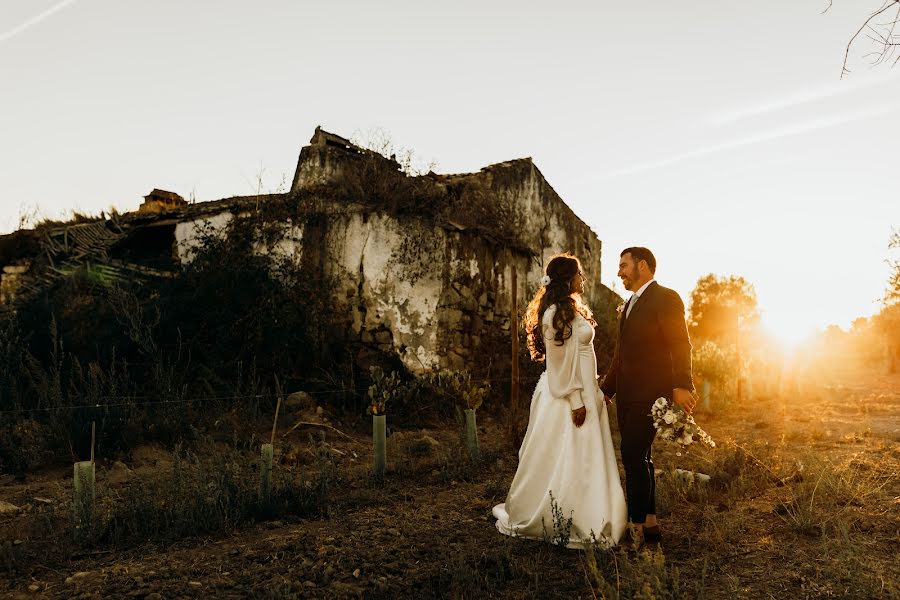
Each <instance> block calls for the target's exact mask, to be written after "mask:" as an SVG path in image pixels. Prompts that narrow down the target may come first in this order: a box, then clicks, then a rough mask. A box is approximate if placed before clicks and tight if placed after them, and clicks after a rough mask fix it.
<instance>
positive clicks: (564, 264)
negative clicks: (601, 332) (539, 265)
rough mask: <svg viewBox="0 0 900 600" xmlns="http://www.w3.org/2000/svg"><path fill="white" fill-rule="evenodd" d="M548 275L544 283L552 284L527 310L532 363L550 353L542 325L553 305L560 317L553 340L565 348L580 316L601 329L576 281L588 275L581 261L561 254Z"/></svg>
mask: <svg viewBox="0 0 900 600" xmlns="http://www.w3.org/2000/svg"><path fill="white" fill-rule="evenodd" d="M545 272H546V277H545V278H544V280H545V281H547V279H549V282H548V283H547V284H546V285H542V286H541V288H540V289H538V291H537V294H535V295H534V298H533V299H532V300H531V302H529V303H528V308H527V309H526V310H525V333H526V334H527V335H528V351H529V352H530V353H531V360H533V361H535V362H543V361H544V356H545V355H546V353H547V346H546V345H545V344H544V336H543V333H542V332H541V323H542V322H543V319H544V312H545V311H546V310H547V309H548V308H550V307H551V306H553V305H556V314H554V315H553V329H555V330H556V335H555V336H554V338H553V339H554V341H555V342H556V344H557V345H558V346H562V345H563V342H565V340H567V339H569V338H570V337H572V321H573V320H574V319H575V314H576V313H577V314H580V315H581V316H582V317H584V318H585V319H586V320H587V321H588V322H589V323H590V324H591V325H592V326H593V327H596V326H597V323H596V321H594V318H593V314H592V313H591V309H590V308H588V306H587V304H585V303H584V300H582V298H581V294H580V293H578V286H577V283H576V278H577V276H578V275H581V276H582V277H583V276H584V275H583V274H582V272H581V262H580V261H579V260H578V259H577V258H575V257H574V256H572V255H571V254H569V253H567V252H566V253H563V254H557V255H556V256H554V257H553V258H551V259H550V262H548V263H547V268H546V270H545Z"/></svg>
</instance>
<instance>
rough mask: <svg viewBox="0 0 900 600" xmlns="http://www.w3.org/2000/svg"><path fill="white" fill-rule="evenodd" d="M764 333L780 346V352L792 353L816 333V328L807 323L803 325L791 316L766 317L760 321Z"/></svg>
mask: <svg viewBox="0 0 900 600" xmlns="http://www.w3.org/2000/svg"><path fill="white" fill-rule="evenodd" d="M762 322H763V327H764V328H765V331H766V332H767V333H768V334H769V335H771V336H772V337H773V338H774V339H775V340H776V341H778V342H779V343H780V344H781V348H782V350H785V351H794V350H796V349H797V348H799V347H800V346H802V345H803V344H804V343H805V342H807V341H809V340H810V338H812V337H813V335H814V334H815V333H816V328H815V326H813V325H810V324H809V323H803V322H800V321H798V320H796V319H795V318H793V317H792V315H785V316H783V317H782V316H780V315H779V316H773V315H767V316H764V317H763V319H762Z"/></svg>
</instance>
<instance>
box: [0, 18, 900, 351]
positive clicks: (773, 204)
mask: <svg viewBox="0 0 900 600" xmlns="http://www.w3.org/2000/svg"><path fill="white" fill-rule="evenodd" d="M826 3H827V0H793V1H791V2H784V1H783V0H777V1H776V0H764V1H760V2H747V1H746V0H744V1H741V2H737V1H732V0H724V1H723V0H720V1H717V2H712V1H711V0H707V1H703V2H701V1H697V0H685V1H683V2H678V3H672V2H662V1H659V2H650V3H635V2H608V1H596V0H593V1H585V2H564V1H560V2H555V3H548V2H530V1H528V2H525V1H522V0H519V1H516V2H511V1H502V2H498V1H487V0H481V1H480V2H470V1H457V2H447V3H441V4H438V3H427V2H422V1H421V0H419V1H417V2H411V1H410V2H390V1H384V2H377V3H376V2H361V1H359V2H341V1H337V0H335V1H333V2H302V1H292V2H288V1H271V2H262V3H249V2H231V1H221V0H217V1H215V2H213V1H212V0H203V1H201V0H194V1H192V2H172V1H169V0H160V1H156V2H140V3H139V2H122V1H121V0H119V1H112V0H63V1H59V0H3V3H2V8H0V82H2V87H0V139H2V142H0V184H2V188H0V190H2V200H0V231H3V232H6V231H11V230H13V229H15V228H16V225H17V223H18V219H19V215H20V214H21V213H23V212H31V211H34V210H38V211H39V212H40V213H41V214H43V215H45V216H51V217H54V216H58V215H61V214H65V213H66V212H67V211H69V210H71V209H77V210H80V211H84V212H99V211H100V210H103V209H106V208H108V207H110V206H116V207H117V208H118V209H119V210H132V209H134V208H136V207H137V206H138V205H139V204H140V202H141V196H143V195H144V194H146V193H147V192H149V191H150V189H151V188H153V187H159V188H164V189H168V190H171V191H175V192H178V193H180V194H181V195H183V196H185V197H190V196H191V195H192V194H193V195H194V197H195V198H196V199H197V200H198V201H203V200H213V199H217V198H222V197H228V196H232V195H243V194H249V193H253V192H254V191H255V184H254V183H253V182H254V180H255V179H256V177H257V174H258V173H260V172H262V174H263V179H264V186H265V188H266V189H268V190H274V189H275V188H276V187H277V186H278V183H279V181H280V180H281V178H282V177H286V178H287V180H288V182H290V179H291V176H292V175H293V172H294V167H295V166H296V161H297V155H298V152H299V150H300V148H301V146H303V145H305V144H306V143H307V142H308V140H309V138H310V136H311V135H312V133H313V130H314V128H315V126H316V125H321V126H322V127H324V128H325V129H327V130H329V131H333V132H335V133H338V134H341V135H345V136H353V135H354V134H357V133H359V132H367V131H370V130H373V129H375V128H382V129H384V130H386V131H388V132H390V135H391V137H392V138H393V140H394V142H395V143H396V144H398V145H400V146H405V147H409V148H412V149H413V150H415V152H416V154H417V155H418V156H419V157H421V158H422V159H423V160H425V161H428V160H432V159H433V160H435V161H437V163H438V166H439V168H438V169H437V170H438V171H440V172H447V173H459V172H467V171H477V170H478V169H480V168H481V167H483V166H486V165H488V164H491V163H496V162H501V161H504V160H509V159H512V158H519V157H524V156H531V157H532V158H533V159H534V161H535V163H536V164H537V166H538V168H540V170H541V172H542V173H543V174H544V176H545V177H546V178H547V179H548V180H549V182H550V183H551V185H553V187H554V188H555V189H556V190H557V191H558V192H559V193H560V195H561V196H562V198H563V199H564V200H565V201H566V202H567V203H568V204H569V205H570V206H571V207H572V208H573V209H574V210H575V211H576V213H578V215H579V216H580V217H581V218H582V219H583V220H584V221H585V222H587V223H588V224H589V225H590V226H591V227H592V228H593V229H594V231H596V232H597V234H598V235H599V237H600V239H601V240H603V244H604V258H603V264H602V270H603V275H602V279H603V282H604V283H607V284H611V283H612V282H613V279H614V277H615V271H616V264H617V262H618V253H619V250H621V249H622V248H624V247H625V246H628V245H632V244H640V245H646V246H648V247H650V248H651V249H653V251H654V252H655V253H656V255H657V258H658V260H659V269H658V272H657V278H658V279H659V280H660V282H662V283H663V284H666V285H669V286H671V287H674V288H675V289H677V290H678V291H679V292H681V293H682V295H683V296H684V297H685V299H686V298H687V295H688V294H689V292H690V290H691V289H692V287H693V285H694V283H695V282H696V280H697V279H698V278H699V277H700V276H702V275H704V274H706V273H709V272H713V273H717V274H723V275H724V274H731V273H735V274H739V275H743V276H744V277H746V278H747V279H748V280H750V281H751V282H753V283H754V284H755V285H756V289H757V292H758V295H759V301H760V308H761V310H762V313H763V319H764V322H765V323H766V324H767V325H768V326H769V327H770V328H772V329H773V330H775V332H776V333H779V332H781V333H782V334H783V335H785V336H786V337H797V336H798V335H800V334H801V333H803V332H806V331H810V330H812V329H813V328H816V327H824V326H825V325H828V324H830V323H837V324H839V325H842V326H847V325H848V324H849V323H850V321H851V320H852V319H853V318H855V317H857V316H865V315H870V314H872V313H874V312H876V311H877V310H878V303H877V300H878V298H880V296H881V295H882V294H883V291H884V286H885V282H886V279H887V275H888V268H887V266H886V265H885V263H884V258H885V256H886V253H887V248H886V246H887V241H888V238H889V236H890V232H891V226H892V225H894V226H895V227H896V226H900V201H898V200H897V199H896V198H895V196H896V191H897V183H896V173H897V166H896V162H897V155H896V149H895V147H896V141H897V140H898V139H900V102H898V101H897V99H898V97H900V70H897V69H893V70H892V69H890V68H889V67H881V68H879V69H868V68H867V67H866V63H865V62H864V61H863V60H862V59H861V58H859V57H858V56H857V57H853V58H852V60H851V67H853V68H854V71H853V73H852V74H851V76H850V77H849V78H848V79H845V80H843V81H841V80H839V75H840V71H841V63H842V60H843V53H844V48H845V45H846V42H847V41H848V39H849V38H850V36H851V35H852V34H853V32H854V31H855V30H856V29H857V28H858V27H859V25H860V24H861V23H862V21H863V20H864V19H865V17H866V16H867V15H868V13H869V12H871V11H873V10H875V9H877V8H878V7H879V5H878V2H877V1H873V2H866V1H862V0H855V1H853V2H851V1H850V0H835V5H834V6H833V7H832V9H831V10H830V11H829V12H827V13H826V14H820V13H821V12H822V10H823V9H824V8H825V6H826ZM860 49H861V50H867V49H868V48H867V47H865V46H864V45H863V46H861V47H860ZM619 289H620V290H621V287H619Z"/></svg>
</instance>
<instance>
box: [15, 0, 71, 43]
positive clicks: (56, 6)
mask: <svg viewBox="0 0 900 600" xmlns="http://www.w3.org/2000/svg"><path fill="white" fill-rule="evenodd" d="M75 1H76V0H62V2H57V3H56V4H54V5H53V6H51V7H50V8H48V9H47V10H45V11H44V12H42V13H40V14H39V15H36V16H34V17H31V18H30V19H28V20H26V21H25V22H24V23H22V24H20V25H17V26H15V27H13V28H12V29H10V30H9V31H7V32H5V33H0V43H3V42H5V41H6V40H8V39H10V38H11V37H13V36H15V35H18V34H20V33H22V32H23V31H25V30H26V29H29V28H31V27H32V26H34V25H37V24H38V23H40V22H41V21H43V20H44V19H46V18H48V17H51V16H53V15H55V14H56V13H58V12H59V11H61V10H62V9H64V8H65V7H67V6H68V5H70V4H72V3H73V2H75Z"/></svg>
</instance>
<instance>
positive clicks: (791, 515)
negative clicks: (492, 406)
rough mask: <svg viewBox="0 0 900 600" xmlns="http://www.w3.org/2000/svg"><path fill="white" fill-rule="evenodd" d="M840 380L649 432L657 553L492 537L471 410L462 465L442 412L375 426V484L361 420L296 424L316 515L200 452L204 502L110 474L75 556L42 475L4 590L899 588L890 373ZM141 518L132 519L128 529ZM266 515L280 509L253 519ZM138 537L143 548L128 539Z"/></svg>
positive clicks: (487, 434)
mask: <svg viewBox="0 0 900 600" xmlns="http://www.w3.org/2000/svg"><path fill="white" fill-rule="evenodd" d="M842 377H844V381H845V385H846V386H847V391H846V392H845V393H844V394H843V395H838V396H835V395H832V396H826V395H822V394H813V393H812V392H810V391H807V392H804V393H809V396H790V397H786V396H777V397H763V398H757V399H756V400H754V401H753V402H745V403H742V404H741V403H732V404H731V405H729V408H728V410H727V411H717V410H716V408H717V407H716V406H715V405H714V406H713V410H712V412H710V413H708V414H701V415H699V416H698V420H699V422H701V424H703V426H704V427H705V428H706V429H707V430H708V431H709V432H710V434H711V435H713V437H714V438H715V439H716V440H717V442H718V447H717V448H715V449H707V448H698V449H696V450H691V452H689V453H688V454H686V455H683V456H676V455H675V452H674V449H671V448H668V447H666V446H664V445H661V444H657V447H656V448H655V449H654V462H655V463H656V467H657V470H658V471H660V472H661V475H660V476H659V479H658V484H657V489H658V503H659V514H660V518H661V522H662V525H663V531H664V540H663V544H662V545H661V547H660V549H658V550H652V551H644V552H640V553H620V552H617V551H608V550H604V549H602V548H599V547H598V548H594V549H592V550H591V551H587V552H583V553H581V552H577V551H572V550H564V549H561V548H557V547H555V546H553V545H552V544H542V543H540V542H534V541H527V540H511V539H509V538H506V537H504V536H501V535H499V534H498V533H497V532H496V531H495V530H494V527H493V520H492V519H491V517H490V509H491V507H492V506H493V505H494V504H496V503H498V502H501V501H502V500H503V497H504V496H505V493H506V490H507V489H508V486H509V483H510V481H511V478H512V475H513V473H514V471H515V453H514V451H513V450H511V449H510V448H509V447H507V446H506V444H505V441H504V435H503V429H502V428H501V427H499V426H498V425H497V424H495V423H492V422H490V421H489V420H488V419H484V420H483V422H482V423H481V425H482V432H481V439H482V443H483V450H484V453H483V459H482V460H481V461H477V462H473V461H470V460H468V458H467V455H466V452H465V445H464V443H463V441H462V439H461V436H460V435H459V432H458V431H457V424H456V423H452V422H450V423H447V425H446V429H444V430H440V429H436V430H428V431H426V432H424V433H423V432H421V431H411V432H400V433H399V434H395V435H393V436H391V437H389V438H388V472H387V476H386V477H385V479H384V480H383V481H375V480H374V479H372V478H371V477H369V470H370V468H371V464H370V461H371V456H370V454H369V452H370V445H371V440H370V438H369V437H368V436H367V432H366V430H365V429H364V428H363V429H360V430H358V431H356V432H355V433H354V434H353V437H354V438H355V439H354V440H353V441H348V440H344V439H343V438H337V437H335V438H334V439H332V440H329V442H328V443H327V444H324V445H323V442H322V441H321V440H314V441H307V440H298V441H297V442H295V445H297V448H298V449H302V452H297V453H295V454H296V455H297V456H300V457H301V458H300V459H299V461H300V464H298V465H296V468H302V469H305V473H306V475H304V476H303V477H301V478H299V479H296V480H295V481H307V482H310V481H315V480H316V475H315V474H316V473H317V467H316V464H317V460H319V459H318V458H317V453H316V449H317V448H326V447H327V449H328V452H329V456H330V457H331V459H332V461H333V465H334V469H335V470H336V473H337V474H339V475H340V477H339V478H335V479H329V481H331V482H332V483H331V484H330V487H329V491H328V493H327V494H326V495H324V496H316V495H315V494H314V493H313V490H312V489H308V488H304V487H302V486H301V487H297V485H294V487H293V489H294V490H298V489H300V490H308V494H307V496H305V497H307V498H308V499H309V498H311V499H315V498H319V500H316V502H317V503H318V504H316V506H319V507H322V508H324V510H322V511H321V512H318V513H316V512H315V511H306V510H305V509H301V508H299V507H298V506H296V505H295V506H294V507H293V508H292V507H290V506H289V505H287V504H284V505H282V507H281V508H277V509H276V511H275V512H274V513H269V514H268V515H260V513H259V512H257V511H258V510H259V508H258V506H257V505H256V504H255V502H256V498H255V495H254V490H253V489H252V486H243V485H241V486H238V487H231V488H229V485H230V484H227V482H226V481H225V480H226V479H227V477H225V476H224V475H222V473H223V472H224V471H225V470H226V469H224V467H223V468H219V467H215V468H214V462H209V458H210V457H208V456H207V457H206V458H201V459H199V461H198V463H197V465H195V466H196V467H197V468H198V469H199V467H200V466H203V469H199V470H198V471H191V472H192V473H193V475H192V478H193V481H194V482H195V483H196V484H197V485H199V487H200V488H207V489H212V490H219V492H221V493H218V492H217V494H218V497H219V498H220V501H219V502H218V503H213V504H210V503H207V502H206V501H205V500H201V499H197V498H192V495H193V496H196V494H192V493H182V494H175V493H172V490H173V489H174V485H173V484H172V483H171V481H172V479H171V477H170V476H169V475H167V476H166V477H164V478H162V479H160V480H158V482H157V483H156V484H154V483H153V482H152V481H150V480H148V482H147V485H146V487H145V488H144V489H143V490H142V491H141V492H140V493H137V492H131V493H133V496H131V497H130V498H129V497H128V496H127V494H128V493H129V492H127V491H126V490H124V489H121V488H117V489H107V491H106V492H103V494H105V495H104V496H103V497H102V499H101V502H100V505H101V506H103V507H106V509H105V510H109V509H110V507H113V513H112V514H117V515H118V517H117V518H118V521H115V520H113V521H109V520H107V521H106V522H107V523H113V525H108V526H107V529H106V530H105V531H106V532H107V536H106V537H103V536H100V538H99V539H98V540H97V541H96V542H95V545H94V546H93V547H92V548H91V549H89V551H90V552H94V553H97V552H99V553H100V554H99V555H97V554H94V555H92V556H91V557H90V558H85V557H84V556H83V553H84V552H85V550H72V551H66V552H61V553H56V554H54V552H52V551H50V552H48V551H47V550H48V549H50V548H52V546H51V545H50V543H49V540H55V543H56V545H57V546H64V545H65V544H64V543H60V540H66V539H68V538H69V537H70V533H71V531H70V525H69V523H68V522H67V521H66V520H65V519H64V518H63V517H64V514H65V507H66V506H67V505H66V504H65V500H64V498H65V497H66V494H67V493H68V491H67V488H66V486H65V485H63V484H58V483H57V484H55V485H56V488H55V489H56V491H53V489H54V488H53V486H52V485H50V483H49V481H50V480H48V483H46V484H43V485H44V487H43V488H41V490H40V493H41V494H45V495H48V496H53V497H54V498H58V499H59V500H60V503H59V504H58V505H56V507H55V508H54V507H52V506H50V507H45V506H42V505H37V504H35V505H34V506H33V508H31V509H30V510H29V511H28V512H27V514H26V515H25V516H20V517H15V519H14V520H10V519H4V520H3V521H0V534H2V535H0V540H3V539H5V540H8V541H7V542H6V543H3V542H0V569H3V568H4V565H6V567H7V568H10V569H11V571H10V573H9V575H10V577H8V578H7V579H6V580H5V581H4V583H0V594H2V593H3V592H5V591H9V592H13V593H14V592H16V591H21V590H23V589H24V588H25V587H27V586H28V585H31V584H32V582H38V584H39V585H40V586H41V587H40V589H41V590H42V593H43V594H44V595H45V596H47V597H70V596H71V595H73V593H74V592H77V593H87V594H89V595H90V594H103V595H107V596H117V595H121V596H124V595H127V594H129V593H134V592H140V591H142V590H144V591H146V593H150V592H151V591H156V592H158V593H160V594H162V595H163V596H178V595H187V594H190V593H191V588H188V587H186V586H187V584H186V582H187V581H189V580H196V581H198V582H200V583H201V584H202V585H203V588H202V590H203V591H204V592H205V593H206V594H207V595H213V596H216V595H218V596H225V595H229V594H231V595H235V594H237V595H254V596H260V597H329V598H330V597H338V598H340V597H360V596H364V597H372V598H388V597H390V598H395V597H413V596H415V597H420V598H431V597H434V598H437V597H455V598H484V597H493V598H501V597H502V598H530V597H573V598H576V597H581V598H591V597H596V598H701V597H702V598H768V597H774V598H825V597H836V598H894V597H897V596H898V594H900V591H898V581H900V573H898V565H897V561H896V560H895V558H896V555H897V549H898V543H900V540H898V534H897V532H898V528H900V519H898V514H897V498H898V497H900V484H898V479H897V473H898V471H900V468H898V467H900V450H898V449H897V441H898V438H897V433H896V431H897V427H898V416H897V413H898V408H900V397H898V394H897V392H896V390H897V387H896V384H897V380H895V379H890V378H888V379H884V378H877V377H876V378H873V377H872V376H870V374H868V373H862V372H848V373H845V374H843V375H842ZM851 384H854V385H856V386H857V387H856V388H853V387H852V385H851ZM851 388H852V389H851ZM813 389H814V388H813ZM816 432H822V434H821V435H820V434H818V433H816ZM424 435H427V436H428V437H429V438H431V441H428V440H425V437H424ZM285 452H288V453H290V452H291V450H290V449H285ZM290 455H291V456H293V455H294V454H290ZM282 456H284V453H283V454H282ZM218 460H219V461H220V462H222V461H224V463H228V464H232V465H238V466H240V465H241V464H243V465H244V467H243V468H246V469H249V470H250V471H251V473H250V475H248V476H247V477H251V479H252V476H253V473H252V470H253V467H252V461H253V460H254V455H253V454H247V453H246V452H236V453H234V454H227V455H223V456H221V457H219V459H218ZM186 462H187V463H190V464H191V465H194V462H193V459H191V460H187V461H186ZM279 464H280V465H281V466H280V467H279V468H280V469H287V468H288V467H289V466H290V465H285V464H283V463H279ZM195 466H191V467H190V468H191V469H194V468H195ZM676 467H677V468H682V469H690V470H695V471H700V472H704V473H707V474H709V475H711V477H712V479H711V482H710V483H709V484H707V485H704V484H698V483H689V482H686V481H684V480H681V479H679V478H676V477H673V476H672V474H671V473H672V470H673V469H674V468H676ZM234 468H237V467H234ZM291 468H293V467H291ZM239 471H240V469H239V468H238V469H237V471H235V473H238V472H239ZM173 472H174V471H173ZM203 473H205V474H203ZM235 476H236V477H237V475H235ZM240 478H246V477H244V476H241V477H238V479H240ZM166 481H169V482H170V483H168V484H167V483H166ZM23 485H25V486H28V485H29V484H28V483H26V484H23ZM32 485H36V484H32ZM210 485H212V487H210ZM102 488H103V486H102V485H101V486H100V489H102ZM14 489H19V488H15V486H14ZM184 489H186V490H193V491H196V490H198V487H197V486H196V485H194V484H191V485H188V486H185V487H184ZM229 489H230V490H231V491H228V490H229ZM223 490H225V491H223ZM22 493H24V491H23V492H22ZM154 493H155V494H156V495H155V496H153V497H152V498H151V496H152V495H153V494H154ZM304 493H306V492H304ZM31 494H32V496H34V495H37V494H38V492H37V491H32V492H31ZM114 499H117V502H112V500H114ZM179 499H180V500H179ZM21 503H23V502H20V504H21ZM153 506H155V507H156V508H155V509H153V510H147V508H148V507H153ZM179 506H180V507H181V508H178V507H179ZM162 507H169V508H162ZM228 507H231V508H228ZM240 507H244V509H241V508H240ZM142 509H143V510H142ZM241 510H246V512H241ZM104 514H107V516H108V515H109V514H111V513H104ZM141 516H143V517H144V518H145V521H146V523H144V524H142V525H140V526H139V527H138V526H137V525H135V522H136V521H137V520H138V519H139V518H140V517H141ZM565 516H566V517H567V516H568V515H565ZM266 518H268V519H272V518H277V519H278V521H271V520H269V521H261V520H260V519H266ZM186 520H189V521H190V522H191V523H192V526H191V527H186V526H185V522H186ZM24 524H29V525H28V526H27V527H25V526H24ZM13 525H15V527H13ZM135 527H138V528H139V529H140V531H138V530H137V529H135ZM114 532H119V534H117V535H119V537H118V538H117V537H116V536H115V535H112V533H114ZM554 533H555V532H554ZM142 535H146V536H148V537H151V538H153V539H155V540H156V545H151V546H147V545H144V544H140V543H139V542H138V540H139V538H140V537H141V536H142ZM3 536H6V537H3ZM14 536H15V537H14ZM198 536H206V537H205V538H202V539H201V538H199V537H198ZM14 539H20V540H21V543H20V544H18V545H13V544H12V542H13V541H14ZM206 540H212V543H210V542H209V541H206ZM173 542H174V544H173ZM135 544H138V545H135ZM159 544H162V545H159ZM79 553H81V554H79ZM25 558H27V560H23V559H25ZM47 569H52V570H53V571H48V570H47ZM356 569H359V574H358V575H353V573H354V572H355V570H356ZM124 570H127V572H128V573H129V575H128V576H127V577H125V576H123V575H121V573H122V572H124ZM75 571H90V572H96V573H98V578H97V579H96V580H92V581H90V582H85V583H83V584H79V586H78V587H77V588H76V587H73V585H72V584H66V583H65V581H64V580H65V578H66V577H68V576H70V575H71V574H72V573H74V572H75ZM57 572H58V574H57ZM151 573H152V574H151ZM223 573H228V575H223ZM99 575H102V577H100V576H99ZM135 578H139V579H140V580H141V582H143V583H136V582H135ZM307 582H308V583H307ZM76 595H77V594H76ZM135 595H140V594H135Z"/></svg>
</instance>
